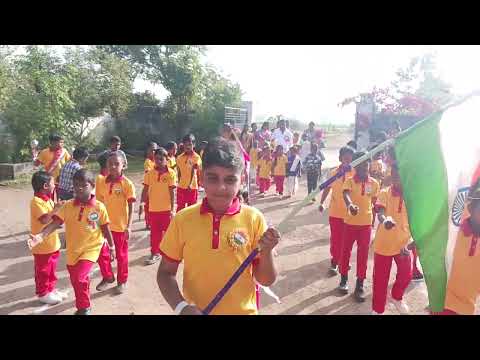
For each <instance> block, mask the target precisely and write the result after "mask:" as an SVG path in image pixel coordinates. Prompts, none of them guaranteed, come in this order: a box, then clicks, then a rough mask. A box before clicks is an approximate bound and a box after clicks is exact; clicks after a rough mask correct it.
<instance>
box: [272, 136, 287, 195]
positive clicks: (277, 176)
mask: <svg viewBox="0 0 480 360" xmlns="http://www.w3.org/2000/svg"><path fill="white" fill-rule="evenodd" d="M287 163H288V158H287V155H285V154H284V153H283V146H282V145H278V146H277V148H276V150H275V154H274V155H273V164H272V174H273V180H274V181H275V190H276V192H277V195H279V196H283V184H284V183H285V176H286V175H287Z"/></svg>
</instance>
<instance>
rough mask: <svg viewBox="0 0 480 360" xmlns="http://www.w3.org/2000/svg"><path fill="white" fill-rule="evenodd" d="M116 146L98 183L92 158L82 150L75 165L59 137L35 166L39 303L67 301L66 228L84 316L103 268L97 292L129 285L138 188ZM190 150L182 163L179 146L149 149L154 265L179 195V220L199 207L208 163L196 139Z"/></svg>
mask: <svg viewBox="0 0 480 360" xmlns="http://www.w3.org/2000/svg"><path fill="white" fill-rule="evenodd" d="M110 145H111V146H110V149H108V150H106V151H104V152H103V153H101V154H100V155H99V156H98V158H97V161H98V163H99V165H100V173H99V174H98V175H97V177H96V178H94V176H93V175H92V173H91V172H90V171H88V170H86V169H84V166H85V163H86V161H87V159H88V156H89V153H88V151H87V150H86V149H84V148H77V149H75V151H74V152H73V158H71V156H70V154H69V153H68V151H67V150H65V149H64V140H63V138H62V137H61V136H58V135H52V136H50V146H49V147H48V148H46V149H44V150H42V151H41V152H40V154H39V155H38V157H37V158H36V159H35V165H37V166H40V165H41V166H42V168H43V169H42V170H40V171H37V172H36V173H35V174H34V175H33V177H32V187H33V190H34V197H33V199H32V201H31V204H30V208H31V235H30V238H29V240H28V245H29V247H30V248H31V250H32V254H33V256H34V272H35V284H36V295H37V296H38V298H39V300H40V301H41V302H43V303H46V304H50V305H53V304H58V303H60V302H61V301H62V300H64V299H65V298H66V294H64V293H62V292H60V291H58V290H57V289H56V280H57V278H56V275H55V274H56V267H57V262H58V258H59V255H60V253H59V251H60V248H61V243H60V238H59V235H58V232H57V230H58V229H59V228H60V227H61V226H62V225H63V224H65V233H66V259H67V261H66V262H67V269H68V272H69V274H70V281H71V284H72V287H73V290H74V293H75V300H76V307H77V311H76V314H79V315H88V314H89V313H90V311H91V303H90V278H89V274H90V271H91V269H92V267H93V265H94V264H95V263H96V262H97V263H98V265H99V268H100V272H101V275H102V280H101V282H100V283H99V284H98V285H97V286H96V290H97V291H104V290H105V289H107V288H108V286H109V284H112V283H114V282H115V281H117V286H116V291H117V293H119V294H121V293H123V292H124V291H125V289H126V285H127V279H128V240H129V238H130V236H131V229H132V222H133V214H134V203H135V202H136V200H137V197H136V192H135V186H134V184H133V183H132V181H130V180H129V179H128V178H127V177H126V176H125V175H124V170H125V168H126V166H127V159H126V155H125V153H124V152H123V151H122V150H120V147H121V140H120V138H119V137H117V136H114V137H112V138H111V144H110ZM202 145H203V146H204V147H205V144H202ZM182 146H183V152H182V153H181V154H179V155H178V156H177V144H176V143H174V142H169V143H168V144H167V145H166V146H165V148H162V147H158V145H157V144H156V143H153V142H152V143H150V144H149V146H148V150H147V156H146V160H145V174H144V180H143V190H142V195H141V200H142V206H141V208H142V209H144V210H145V220H146V224H147V226H148V227H149V228H150V243H151V256H150V257H149V258H148V259H147V260H146V264H154V263H156V262H157V261H158V260H159V259H160V253H161V250H160V243H161V241H162V238H163V235H164V233H165V232H166V230H167V228H168V226H169V223H170V221H171V219H172V216H173V214H174V202H175V189H176V188H177V189H176V199H177V209H176V211H177V212H178V211H180V210H181V209H183V208H185V207H187V206H191V205H194V204H195V203H196V202H197V198H198V186H199V181H200V179H199V172H200V170H201V166H202V161H201V157H200V155H199V154H197V153H196V152H195V150H194V146H195V137H194V136H193V135H191V134H190V135H186V136H185V137H184V138H183V142H182ZM177 184H178V187H177ZM55 194H56V197H57V203H55V202H54V195H55ZM114 259H116V260H117V274H116V276H115V274H114V273H113V271H112V264H111V262H112V261H114Z"/></svg>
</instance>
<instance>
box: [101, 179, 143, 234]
mask: <svg viewBox="0 0 480 360" xmlns="http://www.w3.org/2000/svg"><path fill="white" fill-rule="evenodd" d="M96 196H97V198H98V199H99V201H101V202H103V203H104V204H105V206H106V208H107V212H108V217H109V218H110V230H111V231H115V232H124V231H125V230H127V228H128V203H133V202H135V201H136V194H135V185H133V183H132V182H131V181H130V180H129V179H127V178H126V177H125V176H121V177H120V178H119V179H117V180H116V181H111V180H110V177H108V176H107V177H103V179H101V181H99V184H98V185H97V188H96ZM100 199H101V200H100Z"/></svg>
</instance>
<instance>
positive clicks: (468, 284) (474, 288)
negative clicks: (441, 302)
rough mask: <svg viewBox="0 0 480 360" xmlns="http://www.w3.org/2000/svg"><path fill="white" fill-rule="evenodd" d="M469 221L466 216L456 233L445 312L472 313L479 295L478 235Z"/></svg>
mask: <svg viewBox="0 0 480 360" xmlns="http://www.w3.org/2000/svg"><path fill="white" fill-rule="evenodd" d="M469 221H470V218H467V219H465V220H464V221H463V222H462V224H461V226H460V230H459V231H458V234H457V241H456V243H455V250H454V252H453V262H452V268H451V271H450V276H449V278H448V283H447V291H446V297H445V309H446V312H447V313H455V314H460V315H474V314H475V305H476V303H477V299H478V296H479V295H480V249H479V246H478V239H479V238H480V236H479V235H478V234H475V233H474V232H473V230H472V226H471V225H470V222H469Z"/></svg>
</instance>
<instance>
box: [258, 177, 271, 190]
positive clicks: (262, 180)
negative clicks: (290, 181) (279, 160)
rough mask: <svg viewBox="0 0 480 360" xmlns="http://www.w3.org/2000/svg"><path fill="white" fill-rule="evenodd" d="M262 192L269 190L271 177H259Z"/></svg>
mask: <svg viewBox="0 0 480 360" xmlns="http://www.w3.org/2000/svg"><path fill="white" fill-rule="evenodd" d="M258 181H259V183H260V193H264V192H267V191H268V189H270V178H259V180H258Z"/></svg>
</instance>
